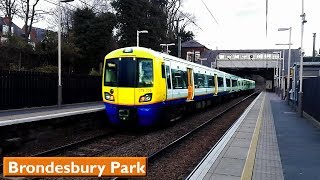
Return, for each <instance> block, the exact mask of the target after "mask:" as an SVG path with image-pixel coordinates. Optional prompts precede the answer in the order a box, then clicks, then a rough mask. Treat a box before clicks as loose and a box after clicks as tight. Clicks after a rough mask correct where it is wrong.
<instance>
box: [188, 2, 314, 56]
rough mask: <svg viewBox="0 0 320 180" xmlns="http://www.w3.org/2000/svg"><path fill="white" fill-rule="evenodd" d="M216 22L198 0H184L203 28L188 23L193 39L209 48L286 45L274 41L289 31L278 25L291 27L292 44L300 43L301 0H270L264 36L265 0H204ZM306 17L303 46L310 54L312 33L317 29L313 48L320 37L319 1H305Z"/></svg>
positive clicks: (286, 37)
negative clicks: (194, 37) (281, 29)
mask: <svg viewBox="0 0 320 180" xmlns="http://www.w3.org/2000/svg"><path fill="white" fill-rule="evenodd" d="M203 2H204V3H205V4H206V5H207V7H208V8H209V9H210V11H211V12H212V14H213V15H214V17H215V18H216V19H217V21H218V24H217V23H216V22H215V20H214V19H213V18H212V17H211V15H210V13H209V12H208V11H207V9H206V7H205V6H204V4H203V3H202V2H201V0H185V3H184V7H183V9H184V10H185V11H188V12H190V13H193V14H194V15H195V16H196V18H197V20H196V24H197V25H198V26H199V27H200V28H201V29H203V31H202V30H200V29H199V28H197V27H195V26H194V27H190V28H191V29H192V30H193V31H194V32H195V34H196V40H198V41H199V42H200V43H202V44H204V45H206V46H207V47H209V48H211V49H216V48H218V49H256V48H258V49H260V48H288V46H276V45H275V44H276V43H288V42H289V31H281V32H279V31H278V28H286V27H292V43H293V46H292V48H299V47H300V46H301V43H300V42H301V40H300V39H301V17H300V14H301V12H302V0H269V1H268V2H269V8H268V36H266V27H265V26H266V25H265V20H266V0H223V1H221V0H203ZM304 6H305V8H304V11H305V13H306V20H307V21H308V22H307V23H306V24H305V26H304V41H303V46H304V49H305V52H306V54H307V55H311V54H312V41H313V38H312V36H313V34H312V33H317V36H318V37H317V38H316V50H319V45H318V44H319V40H320V19H319V18H320V11H319V7H320V1H319V0H308V1H305V2H304Z"/></svg>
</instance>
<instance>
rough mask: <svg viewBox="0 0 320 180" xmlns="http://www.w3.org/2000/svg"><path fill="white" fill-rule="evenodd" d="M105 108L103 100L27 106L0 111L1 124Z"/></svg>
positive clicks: (38, 119) (25, 121)
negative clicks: (34, 106) (35, 106)
mask: <svg viewBox="0 0 320 180" xmlns="http://www.w3.org/2000/svg"><path fill="white" fill-rule="evenodd" d="M103 109H104V104H103V102H88V103H78V104H68V105H63V106H61V108H58V107H57V106H49V107H37V108H26V109H16V110H5V111H0V126H8V125H13V124H19V123H27V122H33V121H40V120H46V119H53V118H59V117H65V116H72V115H78V114H85V113H91V112H97V111H101V110H103Z"/></svg>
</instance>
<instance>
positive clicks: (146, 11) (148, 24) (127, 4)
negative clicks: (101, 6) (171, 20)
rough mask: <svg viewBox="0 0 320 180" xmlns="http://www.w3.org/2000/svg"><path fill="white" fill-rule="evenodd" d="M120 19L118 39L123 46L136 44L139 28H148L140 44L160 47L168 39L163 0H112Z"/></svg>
mask: <svg viewBox="0 0 320 180" xmlns="http://www.w3.org/2000/svg"><path fill="white" fill-rule="evenodd" d="M159 2H160V3H159ZM112 6H113V8H114V9H115V10H116V16H117V20H118V26H117V27H118V33H117V35H118V38H119V39H118V40H119V45H120V46H121V47H124V46H135V45H136V33H137V30H148V34H143V36H141V38H140V44H141V45H142V46H146V47H149V48H152V49H156V50H157V49H158V50H159V49H160V45H159V44H160V43H164V42H165V41H166V30H167V24H166V18H167V16H166V14H165V13H164V12H163V3H161V1H151V2H150V1H148V0H115V1H113V2H112Z"/></svg>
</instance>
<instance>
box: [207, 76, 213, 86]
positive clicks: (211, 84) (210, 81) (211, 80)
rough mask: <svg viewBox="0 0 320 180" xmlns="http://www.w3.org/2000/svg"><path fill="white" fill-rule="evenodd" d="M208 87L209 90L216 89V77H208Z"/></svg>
mask: <svg viewBox="0 0 320 180" xmlns="http://www.w3.org/2000/svg"><path fill="white" fill-rule="evenodd" d="M208 87H209V88H212V87H214V77H213V76H208Z"/></svg>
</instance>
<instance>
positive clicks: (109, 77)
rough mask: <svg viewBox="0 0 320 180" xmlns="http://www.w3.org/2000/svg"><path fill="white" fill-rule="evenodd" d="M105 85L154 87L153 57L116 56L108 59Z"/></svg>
mask: <svg viewBox="0 0 320 180" xmlns="http://www.w3.org/2000/svg"><path fill="white" fill-rule="evenodd" d="M104 79H105V81H104V85H105V86H113V87H152V86H153V65H152V60H151V59H144V58H136V59H134V58H114V59H108V60H106V64H105V77H104Z"/></svg>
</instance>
